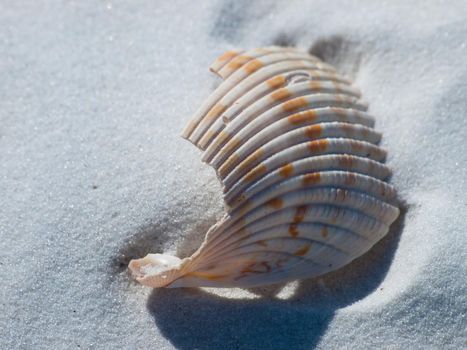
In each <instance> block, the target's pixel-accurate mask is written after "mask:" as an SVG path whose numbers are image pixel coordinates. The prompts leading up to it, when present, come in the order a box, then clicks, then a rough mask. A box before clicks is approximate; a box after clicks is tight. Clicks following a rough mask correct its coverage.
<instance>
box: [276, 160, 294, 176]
mask: <svg viewBox="0 0 467 350" xmlns="http://www.w3.org/2000/svg"><path fill="white" fill-rule="evenodd" d="M292 173H293V165H292V164H291V163H289V164H286V165H284V166H283V167H281V168H280V170H279V174H280V175H281V176H282V177H289V176H290V175H291V174H292Z"/></svg>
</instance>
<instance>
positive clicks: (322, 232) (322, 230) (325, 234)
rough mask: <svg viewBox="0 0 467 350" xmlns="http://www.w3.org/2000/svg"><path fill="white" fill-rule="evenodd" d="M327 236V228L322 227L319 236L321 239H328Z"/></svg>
mask: <svg viewBox="0 0 467 350" xmlns="http://www.w3.org/2000/svg"><path fill="white" fill-rule="evenodd" d="M328 234H329V230H328V227H327V226H323V228H322V229H321V236H322V237H323V238H328Z"/></svg>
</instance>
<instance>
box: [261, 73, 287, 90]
mask: <svg viewBox="0 0 467 350" xmlns="http://www.w3.org/2000/svg"><path fill="white" fill-rule="evenodd" d="M286 82H287V79H286V78H285V76H283V75H278V76H276V77H274V78H271V79H269V80H267V81H266V83H267V84H268V86H269V87H270V88H271V89H277V88H280V87H282V86H284V84H285V83H286Z"/></svg>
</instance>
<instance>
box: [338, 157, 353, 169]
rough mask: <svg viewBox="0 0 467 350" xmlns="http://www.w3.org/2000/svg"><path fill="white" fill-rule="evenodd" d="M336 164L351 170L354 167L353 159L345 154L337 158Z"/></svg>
mask: <svg viewBox="0 0 467 350" xmlns="http://www.w3.org/2000/svg"><path fill="white" fill-rule="evenodd" d="M338 163H339V166H341V167H343V168H352V167H353V165H354V159H353V158H352V157H350V156H349V155H347V154H345V155H342V156H339V160H338Z"/></svg>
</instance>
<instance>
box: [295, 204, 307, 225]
mask: <svg viewBox="0 0 467 350" xmlns="http://www.w3.org/2000/svg"><path fill="white" fill-rule="evenodd" d="M306 210H307V206H306V205H301V206H299V207H297V210H296V212H295V216H294V218H293V222H294V223H296V224H298V223H300V222H302V221H303V219H304V218H305V214H306Z"/></svg>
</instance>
